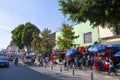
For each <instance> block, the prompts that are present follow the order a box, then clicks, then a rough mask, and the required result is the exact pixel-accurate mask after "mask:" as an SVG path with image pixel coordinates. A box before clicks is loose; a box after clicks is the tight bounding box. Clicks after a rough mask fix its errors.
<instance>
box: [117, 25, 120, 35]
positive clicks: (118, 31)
mask: <svg viewBox="0 0 120 80" xmlns="http://www.w3.org/2000/svg"><path fill="white" fill-rule="evenodd" d="M116 34H117V35H120V25H119V26H118V27H116Z"/></svg>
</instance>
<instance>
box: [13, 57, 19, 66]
mask: <svg viewBox="0 0 120 80" xmlns="http://www.w3.org/2000/svg"><path fill="white" fill-rule="evenodd" d="M14 64H15V65H17V64H18V56H16V57H15V62H14Z"/></svg>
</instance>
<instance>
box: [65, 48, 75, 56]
mask: <svg viewBox="0 0 120 80" xmlns="http://www.w3.org/2000/svg"><path fill="white" fill-rule="evenodd" d="M76 51H77V50H76V49H75V48H72V49H70V50H68V51H67V54H66V55H67V56H70V55H72V54H74V53H76Z"/></svg>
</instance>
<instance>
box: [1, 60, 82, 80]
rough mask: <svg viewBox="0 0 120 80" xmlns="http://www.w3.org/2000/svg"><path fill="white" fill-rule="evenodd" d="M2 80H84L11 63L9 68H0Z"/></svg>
mask: <svg viewBox="0 0 120 80" xmlns="http://www.w3.org/2000/svg"><path fill="white" fill-rule="evenodd" d="M0 80H83V79H81V78H80V77H74V76H66V75H63V74H59V73H55V72H52V71H47V70H46V69H45V68H38V67H36V69H35V70H34V69H32V68H30V67H28V66H24V65H21V64H18V66H15V65H14V63H13V62H10V67H9V68H0Z"/></svg>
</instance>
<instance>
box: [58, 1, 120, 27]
mask: <svg viewBox="0 0 120 80" xmlns="http://www.w3.org/2000/svg"><path fill="white" fill-rule="evenodd" d="M59 5H60V6H61V8H60V10H61V11H62V13H63V14H64V15H68V16H69V20H72V21H73V22H86V21H88V20H89V21H90V23H91V25H93V27H97V26H99V25H101V26H102V27H108V28H110V27H116V26H118V25H119V24H120V0H59Z"/></svg>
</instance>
